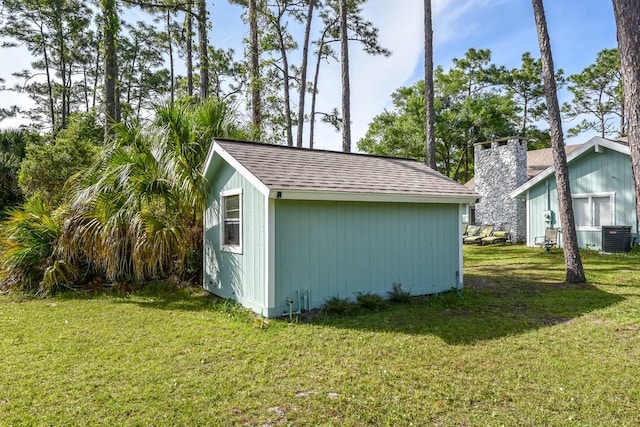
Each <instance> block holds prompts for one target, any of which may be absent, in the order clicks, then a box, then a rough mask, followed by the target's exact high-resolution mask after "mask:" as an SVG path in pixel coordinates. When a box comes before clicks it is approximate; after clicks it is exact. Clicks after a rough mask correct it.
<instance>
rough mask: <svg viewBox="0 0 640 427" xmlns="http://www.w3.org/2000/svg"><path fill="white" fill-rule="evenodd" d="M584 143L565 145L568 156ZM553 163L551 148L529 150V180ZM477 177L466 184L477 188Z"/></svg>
mask: <svg viewBox="0 0 640 427" xmlns="http://www.w3.org/2000/svg"><path fill="white" fill-rule="evenodd" d="M581 146H582V144H576V145H565V147H564V150H565V152H566V153H567V156H568V155H569V154H571V153H572V152H574V151H575V150H577V149H578V148H580V147H581ZM552 165H553V151H552V149H551V148H541V149H539V150H531V151H527V181H529V180H531V179H533V178H534V177H536V176H537V175H538V174H539V173H541V172H542V171H544V170H545V169H547V168H548V167H549V166H552ZM475 185H476V182H475V178H471V179H470V180H469V181H467V182H466V183H465V184H464V186H465V187H467V188H470V189H472V190H474V189H475Z"/></svg>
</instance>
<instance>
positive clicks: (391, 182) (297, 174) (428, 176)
mask: <svg viewBox="0 0 640 427" xmlns="http://www.w3.org/2000/svg"><path fill="white" fill-rule="evenodd" d="M215 143H217V144H218V145H219V146H220V147H222V148H223V149H224V151H226V152H227V153H229V154H230V155H231V156H232V157H233V158H234V159H235V160H236V161H238V162H239V163H240V164H241V165H242V166H244V167H245V168H246V169H247V170H248V171H249V172H250V173H251V174H253V175H254V176H255V177H256V178H257V179H258V180H260V181H261V182H262V183H263V184H265V185H266V186H267V187H268V188H270V189H272V190H290V191H291V190H295V191H317V192H337V193H368V194H394V195H417V196H436V197H443V196H449V197H477V194H476V193H475V192H474V191H473V190H469V189H468V188H465V187H464V186H462V185H460V184H459V183H457V182H455V181H454V180H452V179H450V178H448V177H445V176H444V175H442V174H440V173H438V172H436V171H434V170H432V169H430V168H429V167H427V166H426V165H424V164H422V163H419V162H417V161H415V160H408V159H398V158H390V157H380V156H371V155H365V154H356V153H342V152H336V151H322V150H308V149H302V148H291V147H285V146H281V145H271V144H263V143H256V142H241V141H231V140H223V139H216V140H215Z"/></svg>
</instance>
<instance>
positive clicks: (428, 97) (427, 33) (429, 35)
mask: <svg viewBox="0 0 640 427" xmlns="http://www.w3.org/2000/svg"><path fill="white" fill-rule="evenodd" d="M424 99H425V119H426V120H425V123H426V124H425V144H426V147H425V154H426V164H427V165H428V166H429V167H430V168H431V169H433V170H436V167H437V166H436V137H435V134H434V130H433V122H434V116H435V110H434V107H433V24H432V22H431V0H424Z"/></svg>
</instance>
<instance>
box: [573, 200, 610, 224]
mask: <svg viewBox="0 0 640 427" xmlns="http://www.w3.org/2000/svg"><path fill="white" fill-rule="evenodd" d="M594 197H609V200H610V203H611V225H616V193H615V192H608V193H580V194H572V195H571V199H572V201H573V199H589V207H590V208H591V222H592V223H593V201H592V200H591V199H593V198H594ZM574 215H575V211H574ZM576 230H577V231H602V226H601V225H598V226H594V225H589V226H585V225H583V226H579V225H576Z"/></svg>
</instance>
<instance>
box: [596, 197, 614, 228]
mask: <svg viewBox="0 0 640 427" xmlns="http://www.w3.org/2000/svg"><path fill="white" fill-rule="evenodd" d="M592 200H593V225H595V226H600V225H612V221H611V198H610V197H594V198H593V199H592Z"/></svg>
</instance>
